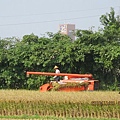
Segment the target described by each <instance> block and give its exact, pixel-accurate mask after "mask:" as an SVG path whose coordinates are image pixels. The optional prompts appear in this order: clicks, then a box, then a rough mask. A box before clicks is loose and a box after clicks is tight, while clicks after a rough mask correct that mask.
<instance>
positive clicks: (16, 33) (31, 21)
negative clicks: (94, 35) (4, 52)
mask: <svg viewBox="0 0 120 120" xmlns="http://www.w3.org/2000/svg"><path fill="white" fill-rule="evenodd" d="M111 7H113V8H114V10H115V13H116V15H118V14H120V0H0V38H1V39H3V38H7V37H17V38H22V37H23V36H24V35H29V34H32V33H33V34H35V35H37V36H39V37H41V36H44V35H46V33H47V32H52V33H57V32H58V31H59V29H58V28H59V27H58V26H59V24H75V28H76V29H82V30H84V29H86V30H88V29H91V28H92V29H93V30H95V31H97V30H98V28H99V27H102V26H101V23H100V17H101V15H105V14H106V13H109V12H110V8H111Z"/></svg>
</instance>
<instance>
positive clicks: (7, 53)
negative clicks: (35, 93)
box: [0, 8, 120, 90]
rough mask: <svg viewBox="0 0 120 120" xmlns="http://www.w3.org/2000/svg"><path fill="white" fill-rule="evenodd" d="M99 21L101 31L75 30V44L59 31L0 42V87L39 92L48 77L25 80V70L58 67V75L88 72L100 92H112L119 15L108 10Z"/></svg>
mask: <svg viewBox="0 0 120 120" xmlns="http://www.w3.org/2000/svg"><path fill="white" fill-rule="evenodd" d="M100 22H101V23H102V25H103V26H104V28H102V29H99V30H98V31H95V32H94V31H92V30H80V29H79V30H76V40H75V41H74V42H72V41H71V39H70V38H69V37H68V36H66V35H62V34H60V33H59V32H58V33H55V34H52V33H48V37H40V38H39V37H38V36H36V35H34V34H30V35H25V36H23V38H22V39H21V40H19V39H17V38H7V39H0V73H1V74H0V88H12V89H18V88H22V89H38V88H39V86H40V85H41V84H43V83H45V82H48V81H49V80H50V79H51V78H50V77H47V76H46V77H44V76H34V75H33V76H31V77H29V78H27V77H26V71H44V72H54V71H53V67H54V65H58V66H59V67H60V70H61V72H66V73H91V74H93V76H94V78H95V79H99V80H100V83H101V89H111V90H115V89H116V88H117V84H118V82H119V80H120V16H117V17H116V16H115V12H114V9H113V8H111V12H110V13H109V14H108V13H107V14H106V15H102V16H101V18H100Z"/></svg>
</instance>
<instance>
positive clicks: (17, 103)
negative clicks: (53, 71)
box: [0, 90, 120, 118]
mask: <svg viewBox="0 0 120 120" xmlns="http://www.w3.org/2000/svg"><path fill="white" fill-rule="evenodd" d="M6 115H11V116H14V115H40V116H46V115H47V116H57V117H76V118H77V117H88V118H89V117H90V118H92V117H95V118H101V117H103V118H120V94H118V92H110V91H109V92H108V91H104V92H103V91H81V92H39V91H32V90H0V116H6Z"/></svg>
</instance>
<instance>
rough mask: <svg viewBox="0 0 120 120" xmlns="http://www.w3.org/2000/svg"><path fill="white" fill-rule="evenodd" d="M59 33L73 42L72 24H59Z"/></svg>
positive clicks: (73, 27) (73, 31)
mask: <svg viewBox="0 0 120 120" xmlns="http://www.w3.org/2000/svg"><path fill="white" fill-rule="evenodd" d="M59 31H60V33H61V34H65V35H68V36H69V37H70V38H71V39H72V41H74V40H75V35H74V33H75V25H74V24H60V25H59Z"/></svg>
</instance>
